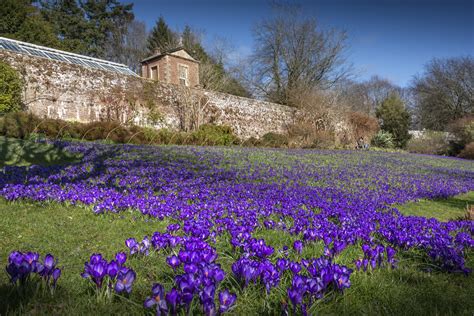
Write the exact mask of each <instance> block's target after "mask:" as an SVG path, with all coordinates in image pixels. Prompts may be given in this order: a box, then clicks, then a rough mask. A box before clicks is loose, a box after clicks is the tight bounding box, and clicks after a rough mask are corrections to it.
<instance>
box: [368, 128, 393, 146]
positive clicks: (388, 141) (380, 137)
mask: <svg viewBox="0 0 474 316" xmlns="http://www.w3.org/2000/svg"><path fill="white" fill-rule="evenodd" d="M370 143H371V144H372V146H375V147H380V148H393V147H394V143H393V136H392V134H390V133H389V132H385V131H379V132H378V133H377V134H375V135H374V137H373V138H372V140H371V142H370Z"/></svg>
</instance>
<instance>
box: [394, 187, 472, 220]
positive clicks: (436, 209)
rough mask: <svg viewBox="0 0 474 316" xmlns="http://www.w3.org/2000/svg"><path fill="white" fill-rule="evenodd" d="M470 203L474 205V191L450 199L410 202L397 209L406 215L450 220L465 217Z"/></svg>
mask: <svg viewBox="0 0 474 316" xmlns="http://www.w3.org/2000/svg"><path fill="white" fill-rule="evenodd" d="M468 205H474V191H471V192H468V193H466V194H461V195H458V196H454V197H451V198H449V199H438V200H420V201H417V202H410V203H406V204H404V205H398V206H397V209H398V210H399V211H400V212H401V213H402V214H404V215H415V216H424V217H434V218H436V219H439V220H440V221H448V220H452V219H460V218H462V217H464V215H465V214H466V212H467V206H468Z"/></svg>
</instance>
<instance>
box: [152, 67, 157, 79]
mask: <svg viewBox="0 0 474 316" xmlns="http://www.w3.org/2000/svg"><path fill="white" fill-rule="evenodd" d="M151 79H153V80H158V66H153V67H151Z"/></svg>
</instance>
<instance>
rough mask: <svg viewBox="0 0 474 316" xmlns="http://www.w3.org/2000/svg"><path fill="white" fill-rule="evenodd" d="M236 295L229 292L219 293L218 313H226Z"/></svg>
mask: <svg viewBox="0 0 474 316" xmlns="http://www.w3.org/2000/svg"><path fill="white" fill-rule="evenodd" d="M236 299H237V295H235V294H233V293H230V292H229V290H227V289H225V290H224V291H221V292H219V304H220V305H219V312H220V313H225V312H227V311H228V310H229V309H230V308H231V307H232V306H233V305H234V303H235V300H236Z"/></svg>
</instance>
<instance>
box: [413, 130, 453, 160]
mask: <svg viewBox="0 0 474 316" xmlns="http://www.w3.org/2000/svg"><path fill="white" fill-rule="evenodd" d="M407 150H408V151H409V152H412V153H418V154H429V155H447V154H448V152H449V143H448V141H447V138H446V135H445V133H443V132H436V131H426V132H424V133H423V135H422V136H421V137H419V138H412V139H410V140H409V141H408V144H407Z"/></svg>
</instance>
